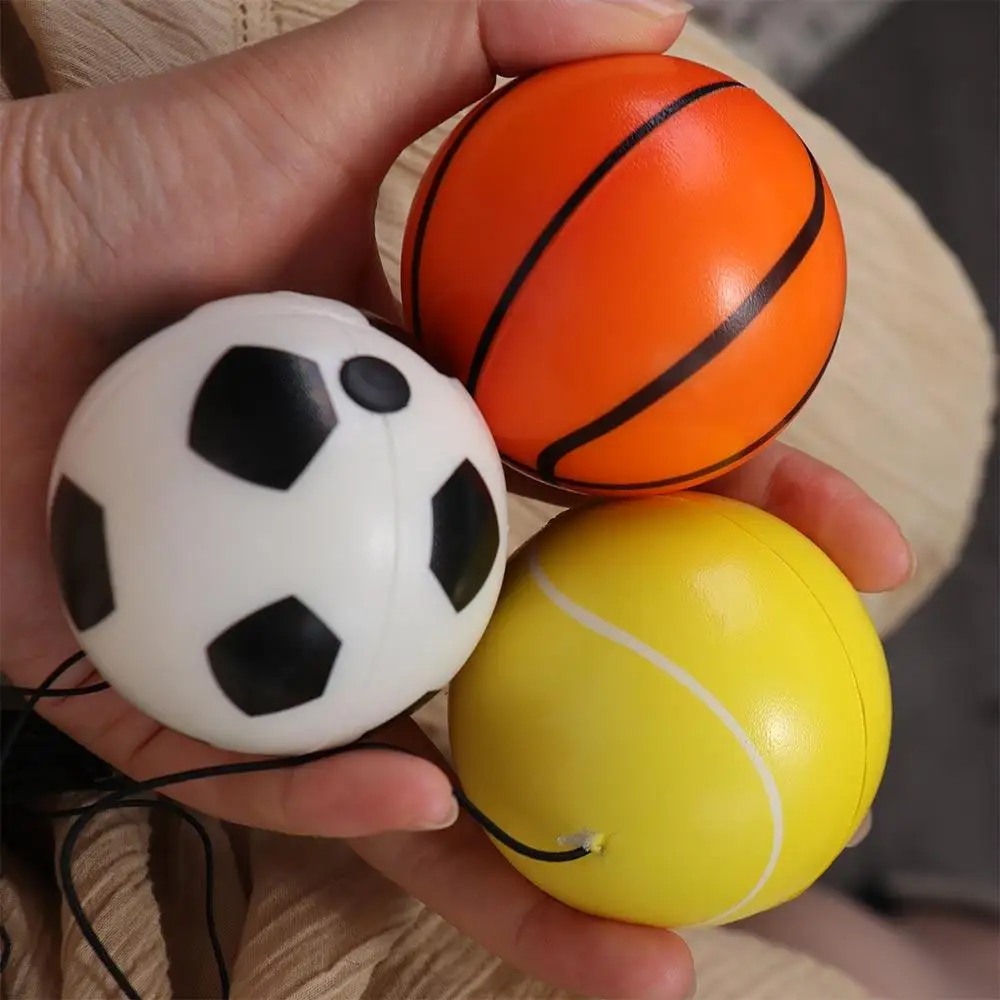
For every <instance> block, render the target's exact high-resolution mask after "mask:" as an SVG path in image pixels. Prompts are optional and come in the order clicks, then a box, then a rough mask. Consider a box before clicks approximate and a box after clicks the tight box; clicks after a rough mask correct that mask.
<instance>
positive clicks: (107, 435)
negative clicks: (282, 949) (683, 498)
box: [49, 293, 507, 754]
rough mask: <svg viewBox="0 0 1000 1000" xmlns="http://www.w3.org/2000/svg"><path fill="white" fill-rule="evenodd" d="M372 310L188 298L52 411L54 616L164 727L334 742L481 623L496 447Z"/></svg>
mask: <svg viewBox="0 0 1000 1000" xmlns="http://www.w3.org/2000/svg"><path fill="white" fill-rule="evenodd" d="M369 319H370V318H369V317H368V316H367V315H366V314H363V313H361V312H359V311H358V310H356V309H353V308H351V307H349V306H346V305H343V304H341V303H338V302H332V301H327V300H323V299H318V298H312V297H307V296H303V295H295V294H290V293H274V294H270V295H248V296H241V297H237V298H232V299H226V300H222V301H219V302H215V303H212V304H210V305H206V306H204V307H202V308H200V309H198V310H196V311H195V312H193V313H191V314H190V315H189V316H187V318H185V319H183V320H181V321H180V322H178V323H177V324H176V325H174V326H171V327H169V328H167V329H166V330H164V331H162V332H160V333H158V334H156V335H155V336H153V337H151V338H150V339H148V340H146V341H144V342H142V343H141V344H139V346H137V347H136V348H134V349H133V350H132V351H131V352H129V353H128V354H126V355H125V356H124V357H122V358H121V359H120V360H119V361H118V362H117V363H115V364H114V365H112V366H111V367H110V368H109V369H108V370H107V371H106V372H105V373H104V374H103V375H102V376H101V377H100V378H99V379H98V380H97V381H96V382H95V383H94V384H93V386H92V387H91V388H90V390H89V391H88V393H87V394H86V395H85V397H84V398H83V400H82V401H81V402H80V404H79V406H78V408H77V410H76V412H75V413H74V415H73V417H72V418H71V420H70V423H69V425H68V427H67V429H66V431H65V434H64V437H63V439H62V443H61V445H60V448H59V451H58V454H57V457H56V461H55V466H54V470H53V473H52V479H51V487H50V501H49V523H50V534H51V547H52V554H53V557H54V561H55V566H56V569H57V575H58V579H59V584H60V588H61V593H62V599H63V603H64V606H65V610H66V613H67V616H68V619H69V621H70V623H71V625H72V628H73V630H74V632H75V633H76V636H77V638H78V640H79V642H80V644H81V646H82V647H83V649H84V650H85V651H86V653H87V654H88V655H89V657H90V659H91V660H92V662H93V663H94V665H95V666H96V667H97V669H98V670H99V671H100V673H101V675H102V676H103V677H104V678H105V679H106V680H107V681H108V682H110V684H111V685H112V686H113V687H114V688H115V689H116V690H117V691H118V692H119V693H120V694H122V695H123V696H124V697H125V698H126V699H128V700H129V701H131V702H133V703H134V704H135V705H136V706H138V707H139V708H141V709H142V710H143V711H145V712H146V713H148V714H149V715H151V716H152V717H153V718H155V719H157V720H158V721H159V722H161V723H163V724H164V725H166V726H168V727H170V728H172V729H175V730H178V731H180V732H182V733H185V734H187V735H189V736H193V737H196V738H198V739H201V740H204V741H206V742H208V743H210V744H213V745H215V746H218V747H223V748H227V749H232V750H240V751H247V752H255V753H269V754H278V753H298V752H306V751H310V750H314V749H319V748H322V747H327V746H334V745H338V744H344V743H348V742H350V741H352V740H353V739H355V738H357V737H359V736H361V735H363V734H364V733H365V732H367V731H369V730H371V729H372V728H375V727H377V726H379V725H381V724H383V723H385V722H386V721H388V720H389V719H390V718H393V717H395V716H396V715H398V714H401V713H402V712H403V711H405V710H407V709H408V708H409V707H410V706H411V705H413V704H414V703H415V702H417V701H419V700H421V699H422V698H423V697H425V696H426V695H427V694H428V693H429V692H433V691H435V690H437V689H439V688H441V687H443V686H444V685H446V684H447V683H448V681H449V680H450V679H451V677H452V675H453V674H454V673H455V671H456V670H458V669H459V667H460V666H461V665H462V663H463V662H464V661H465V659H466V657H467V656H468V654H469V653H470V652H471V651H472V649H473V648H474V646H475V645H476V643H477V641H478V640H479V638H480V636H481V634H482V631H483V629H484V628H485V627H486V624H487V622H488V620H489V617H490V614H491V613H492V611H493V608H494V605H495V603H496V599H497V595H498V593H499V589H500V584H501V580H502V576H503V571H504V565H505V560H506V536H507V519H506V496H505V492H504V479H503V466H502V465H501V462H500V458H499V455H498V454H497V451H496V448H495V446H494V444H493V441H492V438H491V436H490V434H489V430H488V428H487V426H486V424H485V423H484V421H483V419H482V417H481V416H480V414H479V412H478V410H477V409H476V408H475V405H474V404H473V402H472V400H471V399H470V398H469V396H468V394H467V393H466V391H465V390H464V389H463V388H462V386H461V385H460V384H459V383H458V382H457V381H455V380H454V379H451V378H447V377H445V376H443V375H440V374H439V373H438V372H437V371H435V370H434V369H433V368H432V367H431V366H430V365H428V364H427V363H426V362H425V361H424V360H422V359H421V358H420V357H418V356H417V355H416V354H414V353H413V352H412V351H411V350H410V349H409V348H408V347H406V346H404V345H403V344H402V343H400V342H399V341H398V340H397V339H395V338H394V336H393V335H392V330H391V327H387V326H386V325H385V324H383V323H381V322H380V321H378V320H377V319H373V322H374V323H375V325H374V326H373V325H372V324H371V323H370V322H369ZM376 327H377V328H376ZM386 330H388V331H389V332H385V331H386Z"/></svg>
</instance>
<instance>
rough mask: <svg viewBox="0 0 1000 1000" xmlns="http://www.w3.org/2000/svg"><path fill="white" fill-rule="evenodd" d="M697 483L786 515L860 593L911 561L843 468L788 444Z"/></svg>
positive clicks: (909, 570)
mask: <svg viewBox="0 0 1000 1000" xmlns="http://www.w3.org/2000/svg"><path fill="white" fill-rule="evenodd" d="M701 489H704V490H706V491H708V492H712V493H718V494H721V495H724V496H729V497H733V498H734V499H736V500H743V501H744V502H746V503H751V504H754V505H755V506H757V507H761V508H763V509H764V510H766V511H768V512H769V513H771V514H774V515H775V516H776V517H780V518H781V519H782V520H783V521H786V522H788V524H790V525H791V526H792V527H793V528H796V529H797V530H798V531H800V532H802V534H804V535H805V536H806V537H807V538H810V539H812V541H814V542H815V543H816V544H817V545H818V546H819V547H820V548H821V549H823V550H824V551H825V552H826V554H827V555H828V556H829V557H830V558H831V559H832V560H833V561H834V562H835V563H836V564H837V565H838V566H839V567H840V568H841V570H843V572H844V574H845V575H846V576H847V577H848V579H850V581H851V582H852V583H853V584H854V586H855V587H856V588H857V589H858V590H860V591H861V592H863V593H879V592H881V591H886V590H892V589H894V588H896V587H899V586H900V585H902V584H903V583H905V582H906V581H907V580H908V579H909V578H910V577H911V576H912V574H913V572H914V570H915V568H916V567H915V560H914V555H913V551H912V549H911V548H910V545H909V543H908V542H907V541H906V539H905V537H904V536H903V533H902V531H901V530H900V528H899V525H898V524H896V522H895V521H894V520H893V519H892V517H891V516H890V515H889V513H888V512H887V511H885V510H884V509H883V508H882V507H880V506H879V505H878V504H877V503H876V502H875V501H874V500H873V499H872V498H871V497H869V496H868V495H867V494H866V493H865V492H864V491H863V490H862V489H861V487H860V486H858V485H857V483H855V482H853V480H851V479H848V477H847V476H845V475H844V474H843V473H841V472H838V471H837V470H836V469H833V468H831V467H830V466H829V465H826V464H825V463H824V462H821V461H819V459H816V458H813V457H812V456H810V455H807V454H805V452H801V451H799V450H798V449H796V448H791V447H789V446H788V445H784V444H773V445H771V446H770V447H769V448H767V449H765V450H764V451H762V452H761V453H759V454H758V455H756V456H755V457H754V458H753V459H751V460H750V461H749V462H747V463H746V464H745V465H743V466H741V467H740V468H738V469H736V470H734V471H733V472H731V473H729V474H728V475H726V476H723V477H721V478H720V479H716V480H714V481H713V482H712V483H709V484H707V485H705V486H703V487H701Z"/></svg>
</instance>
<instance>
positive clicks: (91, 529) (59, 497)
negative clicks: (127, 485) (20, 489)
mask: <svg viewBox="0 0 1000 1000" xmlns="http://www.w3.org/2000/svg"><path fill="white" fill-rule="evenodd" d="M49 545H50V549H51V552H52V559H53V561H54V562H55V567H56V576H57V578H58V580H59V589H60V591H61V592H62V599H63V603H64V604H65V606H66V610H67V612H68V613H69V617H70V620H71V621H72V622H73V626H74V628H75V629H76V630H77V631H78V632H85V631H86V630H87V629H90V628H93V627H94V626H95V625H98V624H100V623H101V622H102V621H104V619H105V618H107V617H108V615H110V614H111V612H112V611H114V610H115V595H114V591H113V589H112V586H111V567H110V565H109V563H108V543H107V537H106V535H105V523H104V508H103V507H102V506H101V505H100V504H99V503H98V502H97V501H96V500H95V499H94V498H93V497H92V496H90V495H89V494H88V493H85V492H84V491H83V490H82V489H81V488H80V487H79V486H77V485H76V483H74V482H73V481H72V480H71V479H68V478H67V477H66V476H63V477H62V478H61V479H60V480H59V485H58V486H57V487H56V492H55V496H54V497H53V500H52V512H51V514H50V515H49Z"/></svg>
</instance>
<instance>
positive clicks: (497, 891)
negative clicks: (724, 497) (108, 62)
mask: <svg viewBox="0 0 1000 1000" xmlns="http://www.w3.org/2000/svg"><path fill="white" fill-rule="evenodd" d="M682 25H683V14H678V13H672V12H670V11H669V10H660V9H658V8H656V7H653V6H651V5H648V4H638V3H637V4H636V5H635V6H632V5H629V4H627V3H611V2H605V0H536V2H533V3H531V4H527V3H516V4H514V3H503V2H498V0H480V2H478V3H477V2H474V0H461V2H454V3H433V2H428V0H398V2H378V0H365V2H362V3H361V4H360V5H359V6H357V7H355V8H352V9H350V10H349V11H348V12H346V13H344V14H343V15H340V16H338V17H336V18H335V19H333V20H330V21H328V22H325V23H322V24H319V25H317V26H315V27H312V28H308V29H304V30H302V31H298V32H294V33H292V34H290V35H286V36H284V37H281V38H279V39H276V40H274V41H271V42H268V43H266V44H263V45H260V46H258V47H255V48H252V49H246V50H243V51H241V52H238V53H235V54H233V55H230V56H226V57H224V58H220V59H216V60H214V61H211V62H208V63H204V64H200V65H197V66H193V67H190V68H185V69H182V70H178V71H175V72H172V73H170V74H167V75H162V76H158V77H150V78H145V79H139V80H135V81H130V82H128V83H126V84H122V85H119V86H115V87H110V88H106V89H104V90H101V91H82V92H78V93H70V94H60V95H52V96H45V97H41V98H37V99H31V100H26V101H21V102H16V103H13V104H8V105H6V106H4V107H3V108H2V109H0V197H2V201H3V206H4V211H3V214H2V220H0V234H2V235H0V251H2V269H3V277H4V281H3V294H2V301H0V324H2V330H3V339H2V355H0V361H2V367H0V420H2V426H0V444H2V455H3V459H2V473H3V475H2V483H0V506H2V529H3V530H2V536H0V586H2V587H3V594H4V600H3V604H2V614H0V642H2V649H3V664H2V665H3V670H4V671H5V673H6V674H7V675H8V676H9V677H10V678H11V679H12V680H13V681H14V682H15V683H17V684H20V685H25V686H34V685H37V684H39V683H40V682H41V681H42V680H43V679H44V678H45V676H46V675H47V674H49V673H50V672H51V670H52V669H53V668H54V667H55V665H56V664H57V663H58V662H59V661H60V660H61V659H63V658H64V657H65V656H67V655H68V654H69V653H70V652H72V651H73V650H74V649H75V645H74V642H73V638H72V636H71V634H70V633H69V631H68V630H67V628H66V626H65V624H64V620H63V617H62V614H61V612H60V610H59V604H58V599H57V589H56V583H55V579H54V575H53V573H52V571H51V568H50V562H49V556H48V550H47V541H46V533H45V516H44V512H45V495H46V484H47V479H48V475H49V469H50V465H51V462H52V459H53V456H54V453H55V449H56V446H57V444H58V441H59V437H60V435H61V433H62V431H63V428H64V427H65V425H66V422H67V420H68V418H69V416H70V413H71V412H72V410H73V408H74V406H75V405H76V403H77V402H78V401H79V399H80V397H81V395H82V393H83V392H84V390H85V389H86V387H87V386H88V385H89V384H90V383H91V382H92V381H93V380H94V379H95V378H96V377H97V375H98V374H99V373H100V372H101V371H103V370H104V369H105V368H106V367H107V366H108V365H109V364H110V363H111V362H113V361H114V360H115V359H116V358H117V357H119V356H120V355H121V354H122V353H123V352H125V351H126V350H128V349H129V348H130V347H131V346H133V345H134V344H135V343H136V342H137V341H138V340H140V339H142V338H143V337H144V336H148V335H149V334H151V333H153V332H155V331H156V330H157V329H159V328H161V327H162V326H164V325H166V324H167V323H169V322H171V321H173V320H175V319H177V318H178V317H180V316H182V315H183V314H185V313H186V312H187V311H189V310H190V309H192V308H193V307H195V306H197V305H199V304H202V303H204V302H207V301H210V300H212V299H216V298H220V297H222V296H226V295H232V294H236V293H241V292H251V291H257V292H259V291H269V290H276V289H294V290H297V291H302V292H307V293H313V294H320V295H325V296H328V297H331V298H336V299H343V300H346V301H349V302H353V303H356V304H358V305H361V306H364V307H367V308H370V309H373V310H375V311H378V312H381V313H383V314H385V315H394V314H397V307H396V304H395V303H394V302H393V301H392V299H391V296H390V294H389V291H388V286H387V284H386V280H385V276H384V274H383V272H382V269H381V265H380V263H379V260H378V255H377V252H376V246H375V239H374V232H373V224H372V219H373V212H374V204H375V199H376V194H377V190H378V185H379V182H380V180H381V178H382V176H383V175H384V173H385V171H386V170H387V169H388V167H389V166H390V164H391V163H392V162H393V160H394V159H395V158H396V156H397V155H398V153H399V152H400V151H401V150H402V149H403V148H404V147H405V146H407V145H408V144H409V143H410V142H412V141H413V140H415V139H416V138H418V137H419V136H420V135H421V134H423V133H424V132H426V131H427V130H429V129H430V128H432V127H433V126H434V125H436V124H438V123H439V122H441V121H442V120H444V119H445V118H447V117H449V116H450V115H452V114H454V113H455V112H457V111H459V110H460V109H461V108H463V107H465V106H466V105H468V104H470V103H471V102H473V101H475V100H477V99H478V98H480V97H482V96H483V95H485V94H486V93H488V91H489V90H490V89H491V88H492V86H493V84H494V81H495V75H496V74H498V73H499V74H501V75H505V76H509V75H515V74H517V73H519V72H522V71H525V70H530V69H537V68H541V67H544V66H547V65H552V64H555V63H558V62H562V61H565V60H569V59H574V58H581V57H585V56H588V55H598V54H605V53H612V52H659V51H663V50H665V49H667V48H668V47H669V46H670V45H671V44H672V42H673V41H674V39H675V38H676V36H677V35H678V33H679V32H680V30H681V28H682ZM514 485H517V484H514ZM522 485H523V484H522ZM711 488H712V489H713V490H716V491H718V492H721V493H726V494H728V495H729V496H733V497H738V498H740V499H742V500H745V501H748V502H750V503H754V504H757V505H759V506H761V507H764V508H766V509H767V510H770V511H772V512H773V513H775V514H777V515H778V516H780V517H782V518H784V519H785V520H786V521H788V522H789V523H790V524H792V525H794V526H795V527H796V528H798V529H799V530H800V531H802V532H803V533H805V534H806V535H808V536H810V537H811V538H813V539H814V540H815V541H816V542H818V543H819V544H820V545H821V546H822V547H823V548H824V549H825V550H826V551H827V552H828V553H829V555H830V556H831V557H832V558H833V559H834V561H835V562H837V563H838V564H839V565H840V566H841V568H842V569H843V570H844V571H845V572H846V573H847V575H848V576H849V577H850V579H851V580H852V581H853V582H854V584H855V585H856V586H857V587H858V588H859V589H860V590H864V591H880V590H887V589H890V588H893V587H896V586H898V585H900V584H901V583H903V582H904V581H905V580H906V579H907V577H908V576H909V575H910V573H911V571H912V556H911V553H910V549H909V546H908V545H907V543H906V541H905V540H904V538H903V537H902V535H901V534H900V531H899V529H898V527H897V526H896V524H895V523H894V521H893V520H892V518H891V517H890V516H889V515H888V514H887V513H886V512H885V511H884V510H882V509H881V508H880V507H879V506H877V505H876V504H875V503H874V502H873V501H872V500H871V499H869V498H868V497H867V496H866V495H865V494H864V493H863V492H862V491H861V490H860V489H859V488H858V487H857V486H856V485H854V484H853V483H851V482H850V481H849V480H847V479H845V478H844V477H843V476H842V475H840V474H839V473H837V472H836V471H835V470H833V469H830V468H828V467H827V466H825V465H823V464H821V463H820V462H818V461H816V460H815V459H812V458H810V457H808V456H807V455H804V454H802V453H800V452H797V451H794V450H792V449H790V448H788V447H786V446H784V445H781V444H776V445H774V446H772V447H770V448H769V449H767V450H766V451H765V452H764V453H763V454H761V455H759V456H758V457H757V458H755V459H754V460H753V461H752V462H750V463H749V464H748V465H746V466H744V467H743V468H742V469H740V470H738V471H736V472H734V473H732V474H731V475H729V476H727V477H725V478H724V479H722V480H719V481H718V482H716V483H714V484H713V485H712V487H711ZM88 676H90V677H91V679H93V676H92V675H91V674H90V671H89V668H88V667H87V665H86V664H81V665H80V668H79V670H77V671H76V672H75V673H74V672H71V673H70V674H68V675H67V676H66V677H65V679H64V683H65V685H66V686H74V685H79V684H82V683H87V682H88ZM83 702H85V704H84V703H83ZM39 711H40V712H41V713H42V714H44V715H45V716H46V717H47V718H49V719H50V720H51V721H53V722H54V723H55V724H56V725H58V726H60V727H61V728H62V729H64V730H65V731H66V732H67V733H69V734H70V735H71V736H73V737H74V738H75V739H76V740H77V741H78V742H80V743H82V744H83V745H85V746H87V747H88V748H89V749H90V750H92V751H93V752H94V753H96V754H98V755H100V756H101V757H103V758H104V759H106V760H107V761H109V762H111V763H112V764H113V765H114V766H116V767H117V768H119V769H120V770H122V771H123V772H125V773H127V774H129V775H131V776H133V777H136V778H148V777H151V776H155V775H157V774H164V773H169V772H172V771H177V770H181V769H186V768H191V767H202V766H209V765H213V764H218V763H224V762H227V761H230V760H234V759H239V758H238V755H235V754H230V753H224V752H221V751H218V750H214V749H211V748H209V747H207V746H205V745H204V744H201V743H198V742H195V741H193V740H190V739H187V738H186V737H183V736H180V735H178V734H177V733H174V732H171V731H168V730H166V729H164V728H162V727H161V726H159V725H158V724H157V723H156V722H154V721H153V720H152V719H150V718H148V717H147V716H145V715H143V714H141V713H140V712H138V711H136V710H135V709H134V708H132V707H131V706H129V705H128V704H126V703H125V702H124V701H123V700H122V699H121V698H119V697H118V696H117V695H116V694H115V693H114V692H110V691H109V692H105V693H102V694H98V695H93V696H90V697H88V698H87V699H83V700H82V701H81V700H77V701H73V700H72V699H67V700H64V701H60V700H58V699H53V700H52V701H49V702H45V703H43V705H42V707H40V709H39ZM379 738H380V739H383V740H385V741H391V742H394V743H396V744H397V745H400V746H405V747H407V748H410V749H413V750H417V751H418V752H419V753H420V754H421V755H422V758H421V759H414V758H411V757H409V756H404V755H400V754H394V753H389V752H374V751H373V752H366V753H362V754H356V755H347V756H343V757H339V758H334V759H330V760H328V761H324V762H321V763H317V764H315V765H311V766H309V767H304V768H300V769H297V770H294V771H288V772H272V773H268V774H261V775H246V776H240V777H232V778H223V779H215V780H212V781H203V782H196V783H192V784H189V785H185V786H182V787H180V788H178V789H177V790H176V793H175V794H176V798H177V799H178V800H180V801H182V802H184V803H186V804H187V805H189V806H191V807H194V808H196V809H199V810H202V811H204V812H206V813H211V814H214V815H216V816H220V817H223V818H225V819H228V820H232V821H235V822H239V823H244V824H248V825H253V826H258V827H264V828H270V829H275V830H282V831H289V832H294V833H300V834H312V835H321V836H329V837H342V838H347V839H349V840H350V842H351V843H352V845H353V847H354V848H355V849H356V851H357V852H358V854H359V855H360V856H361V857H362V858H363V859H364V860H365V861H367V862H368V863H369V864H371V865H372V866H374V867H375V868H377V869H378V870H380V871H381V872H382V873H384V874H385V876H386V877H388V878H389V879H391V880H392V881H394V882H396V883H397V884H398V885H400V886H401V887H402V888H403V889H405V890H406V891H407V892H410V893H412V894H413V895H415V896H417V897H419V898H420V899H421V900H423V901H424V902H425V903H426V904H427V905H428V906H430V907H431V908H433V909H434V910H436V911H437V912H439V913H440V914H442V915H443V916H444V917H445V918H446V919H447V920H449V921H450V922H452V923H453V924H454V925H456V926H457V927H458V928H459V929H460V930H461V931H463V932H465V933H466V934H468V935H470V936H472V937H474V938H476V939H477V940H478V941H480V942H481V943H482V944H483V945H484V946H485V947H487V948H488V949H490V950H491V951H493V952H495V953H497V954H499V955H500V956H501V957H503V958H504V959H506V960H507V961H509V962H510V963H511V964H513V965H514V966H516V967H518V968H520V969H521V970H523V971H524V972H526V973H528V974H530V975H533V976H536V977H538V978H540V979H543V980H546V981H548V982H550V983H552V984H553V985H556V986H559V987H562V988H565V989H568V990H571V991H575V992H579V993H584V994H590V995H599V996H604V997H607V998H614V997H629V998H633V1000H639V998H653V997H657V998H677V997H682V996H684V995H685V994H686V993H687V992H688V991H689V989H690V987H691V984H692V981H693V979H692V977H693V970H692V966H691V958H690V954H689V952H688V950H687V948H686V946H685V945H684V943H683V942H682V941H681V940H680V939H679V938H678V937H676V936H675V935H673V934H670V933H668V932H666V931H660V930H654V929H649V928H638V927H628V926H624V925H618V924H614V923H610V922H607V921H603V920H598V919H596V918H592V917H589V916H584V915H582V914H579V913H576V912H574V911H571V910H569V909H568V908H566V907H564V906H562V905H561V904H559V903H557V902H555V901H553V900H551V899H549V898H548V897H546V896H544V895H543V894H541V893H540V892H539V891H538V890H536V889H535V888H534V887H532V886H531V885H529V884H528V883H527V882H526V881H524V880H523V879H522V878H521V877H520V876H519V875H518V874H517V873H515V872H514V870H513V869H512V868H510V867H509V866H508V865H507V864H506V863H505V862H504V861H503V860H502V859H501V857H500V855H499V854H498V853H497V852H495V851H494V850H493V849H492V847H491V845H490V844H489V842H488V841H487V840H486V838H485V837H484V835H483V834H482V833H481V832H480V831H479V830H478V829H477V828H476V827H475V825H474V824H473V823H472V822H471V821H469V820H468V819H466V818H465V817H462V818H459V819H457V821H456V819H455V814H454V800H453V798H452V796H451V791H450V784H449V780H450V779H449V776H448V775H447V773H446V770H445V765H444V762H443V761H442V760H441V758H440V757H439V756H438V755H437V754H436V752H435V751H434V750H433V748H432V747H431V745H430V744H429V742H428V741H427V740H426V739H425V738H424V737H423V736H422V734H421V733H420V731H419V730H418V729H417V727H416V726H415V725H414V724H413V723H412V722H409V721H407V722H397V723H394V724H393V725H392V726H391V727H389V729H388V730H387V731H385V732H383V733H380V734H379ZM441 827H447V828H446V829H439V830H437V831H436V832H427V831H428V829H429V828H441ZM484 899H489V900H490V905H489V906H488V907H483V906H482V905H481V903H482V900H484Z"/></svg>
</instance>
